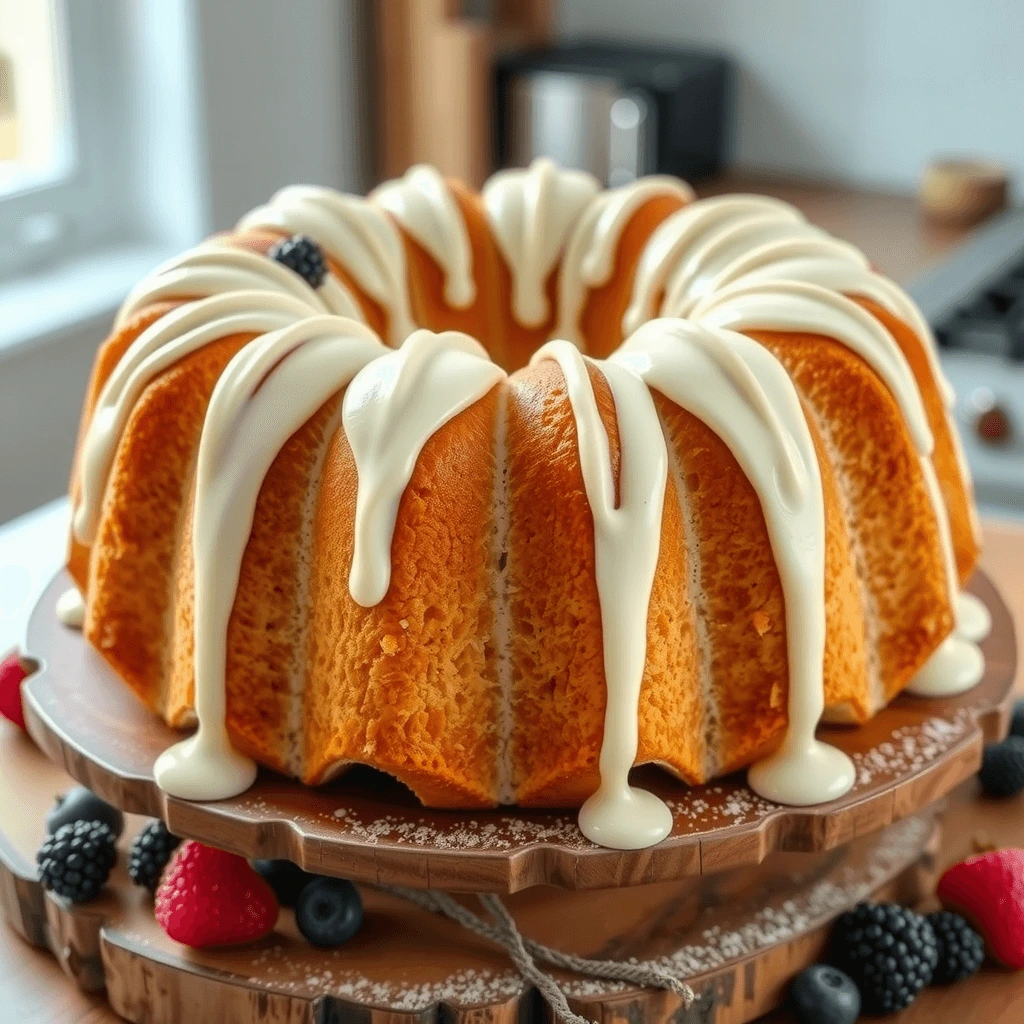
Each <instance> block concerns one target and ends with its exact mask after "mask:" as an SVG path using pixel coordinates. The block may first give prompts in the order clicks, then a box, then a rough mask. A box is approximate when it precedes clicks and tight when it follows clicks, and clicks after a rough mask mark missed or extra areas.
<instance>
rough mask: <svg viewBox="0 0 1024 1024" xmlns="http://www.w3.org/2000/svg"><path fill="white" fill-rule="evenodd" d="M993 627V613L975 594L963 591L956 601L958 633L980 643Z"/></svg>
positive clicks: (964, 638) (961, 636)
mask: <svg viewBox="0 0 1024 1024" xmlns="http://www.w3.org/2000/svg"><path fill="white" fill-rule="evenodd" d="M991 629H992V615H991V614H990V613H989V610H988V608H986V607H985V605H984V604H983V603H982V602H981V601H979V600H978V598H976V597H975V596H974V595H973V594H968V593H967V592H966V591H962V592H961V593H960V596H959V597H958V598H957V602H956V635H957V636H958V637H960V638H961V639H963V640H971V641H973V642H974V643H978V642H979V641H981V640H984V639H985V637H987V636H988V634H989V632H990V631H991Z"/></svg>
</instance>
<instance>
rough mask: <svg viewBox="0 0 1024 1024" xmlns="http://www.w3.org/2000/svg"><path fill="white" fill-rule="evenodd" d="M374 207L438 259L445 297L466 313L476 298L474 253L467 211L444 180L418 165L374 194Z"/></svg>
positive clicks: (379, 188)
mask: <svg viewBox="0 0 1024 1024" xmlns="http://www.w3.org/2000/svg"><path fill="white" fill-rule="evenodd" d="M370 202H372V203H376V204H377V206H380V207H382V208H383V209H385V210H387V211H388V212H389V213H391V214H392V215H393V216H394V217H395V219H396V220H397V221H398V222H399V223H400V224H401V225H402V227H404V228H405V230H406V231H408V232H409V234H410V235H412V237H413V238H415V239H416V241H417V242H419V244H420V245H422V246H423V248H424V249H426V250H427V252H428V253H430V255H431V256H433V257H434V259H435V260H436V262H437V264H438V266H440V267H441V269H442V270H443V271H444V298H445V301H446V302H447V303H448V305H449V306H453V307H454V308H455V309H465V308H466V306H471V305H472V304H473V302H474V300H475V299H476V282H475V281H474V280H473V252H472V249H471V248H470V244H469V234H468V232H467V231H466V224H465V222H464V221H463V219H462V211H461V210H460V209H459V207H458V204H457V203H456V202H455V199H454V198H453V197H452V194H451V192H450V190H449V188H448V185H447V184H446V183H445V180H444V178H442V177H441V175H440V174H439V173H438V171H437V170H436V169H435V168H433V167H430V166H428V165H427V164H417V165H416V166H415V167H411V168H410V169H409V170H408V171H406V172H405V175H404V176H403V177H401V178H396V179H395V180H394V181H386V182H384V184H383V185H380V186H378V187H377V188H376V189H375V190H374V191H373V192H372V193H371V194H370Z"/></svg>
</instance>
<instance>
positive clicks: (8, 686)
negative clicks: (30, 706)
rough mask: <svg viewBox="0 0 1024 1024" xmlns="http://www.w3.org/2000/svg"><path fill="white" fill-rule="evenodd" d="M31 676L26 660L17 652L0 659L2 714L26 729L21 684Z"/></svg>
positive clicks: (0, 711) (20, 727)
mask: <svg viewBox="0 0 1024 1024" xmlns="http://www.w3.org/2000/svg"><path fill="white" fill-rule="evenodd" d="M28 676H29V671H28V668H27V667H26V664H25V662H23V661H22V660H21V658H19V657H18V655H17V654H11V655H8V657H6V658H4V660H3V661H0V715H3V716H4V718H6V719H7V720H8V721H10V722H13V723H14V724H15V725H16V726H17V727H18V728H19V729H21V730H22V731H24V729H25V712H24V711H22V709H21V684H22V681H23V680H25V679H27V678H28Z"/></svg>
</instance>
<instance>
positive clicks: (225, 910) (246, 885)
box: [154, 840, 278, 949]
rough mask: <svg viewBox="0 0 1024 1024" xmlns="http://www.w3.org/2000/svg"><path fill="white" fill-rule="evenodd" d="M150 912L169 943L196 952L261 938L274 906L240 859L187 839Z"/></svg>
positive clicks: (272, 920) (274, 912)
mask: <svg viewBox="0 0 1024 1024" xmlns="http://www.w3.org/2000/svg"><path fill="white" fill-rule="evenodd" d="M154 910H155V913H156V919H157V921H159V922H160V926H161V927H162V928H163V930H164V931H165V932H167V934H168V935H169V936H170V937H171V938H172V939H175V940H176V941H178V942H182V943H184V944H185V945H186V946H192V947H193V948H196V949H199V948H201V947H203V946H228V945H235V944H237V943H242V942H253V941H255V940H256V939H261V938H263V936H264V935H266V934H267V933H268V932H270V931H271V929H272V928H273V927H274V924H275V922H276V921H277V912H278V905H277V897H276V896H275V895H274V890H273V889H271V888H270V886H269V885H267V883H266V882H265V881H264V880H263V879H262V878H261V877H260V876H259V875H258V874H257V873H256V872H255V871H253V869H252V868H251V867H250V866H249V862H248V861H247V860H245V858H244V857H239V856H237V855H236V854H233V853H225V852H224V851H223V850H216V849H214V848H213V847H212V846H203V844H202V843H197V842H193V841H191V840H190V841H189V842H186V843H182V845H181V846H180V847H179V848H178V852H177V853H176V854H175V855H174V858H173V859H172V860H171V862H170V864H168V865H167V869H166V871H165V872H164V877H163V882H162V883H161V885H160V888H159V889H158V890H157V893H156V898H155V905H154Z"/></svg>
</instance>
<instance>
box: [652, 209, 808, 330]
mask: <svg viewBox="0 0 1024 1024" xmlns="http://www.w3.org/2000/svg"><path fill="white" fill-rule="evenodd" d="M823 235H824V233H823V232H822V231H821V229H820V228H816V227H814V226H813V225H811V224H807V223H806V222H804V221H801V220H794V219H793V218H792V217H790V216H787V215H785V214H784V213H781V212H775V213H766V214H761V215H759V216H757V217H748V218H746V219H745V220H743V221H742V222H740V223H737V224H731V223H726V224H719V225H716V226H715V227H714V228H712V229H711V230H710V231H708V232H707V234H706V236H705V237H704V238H702V239H701V240H700V242H699V244H697V245H695V246H694V247H693V248H692V250H691V251H690V252H689V253H688V254H687V255H686V257H685V258H684V259H683V260H681V261H680V263H679V265H678V266H677V267H676V268H675V269H674V270H673V271H672V272H671V273H670V274H669V276H668V279H667V281H666V282H665V296H664V298H663V299H662V302H661V315H662V316H688V315H689V313H690V310H692V309H693V307H694V306H695V305H696V304H697V303H698V302H699V301H700V300H701V299H702V298H704V297H705V296H707V295H710V294H712V293H713V292H715V291H717V290H718V284H719V278H720V277H721V276H722V275H723V273H725V272H727V271H728V268H729V266H730V264H731V263H732V262H733V260H735V259H736V257H737V255H739V254H742V253H745V252H748V251H749V247H751V246H758V245H766V244H768V243H770V242H773V241H779V240H784V239H785V240H789V239H795V238H815V237H822V236H823Z"/></svg>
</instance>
